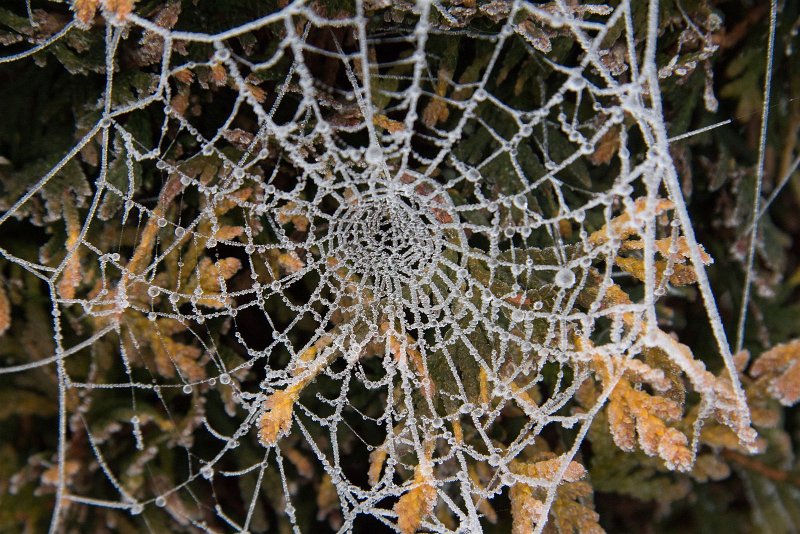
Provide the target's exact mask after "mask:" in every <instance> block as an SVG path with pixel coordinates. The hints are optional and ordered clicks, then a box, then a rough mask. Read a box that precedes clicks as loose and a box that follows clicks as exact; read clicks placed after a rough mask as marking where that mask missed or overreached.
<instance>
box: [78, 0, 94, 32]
mask: <svg viewBox="0 0 800 534" xmlns="http://www.w3.org/2000/svg"><path fill="white" fill-rule="evenodd" d="M99 5H100V0H75V3H73V4H72V9H73V11H75V16H76V17H77V18H78V20H79V21H81V23H83V25H84V27H88V26H89V25H90V24H91V23H92V21H93V20H94V16H95V14H96V13H97V8H98V6H99Z"/></svg>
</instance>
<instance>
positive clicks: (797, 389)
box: [750, 339, 800, 406]
mask: <svg viewBox="0 0 800 534" xmlns="http://www.w3.org/2000/svg"><path fill="white" fill-rule="evenodd" d="M799 364H800V339H795V340H792V341H790V342H789V343H783V344H781V345H777V346H775V347H773V348H771V349H770V350H768V351H767V352H765V353H763V354H762V355H761V356H760V357H759V358H758V359H757V360H756V361H755V362H753V365H752V367H751V368H750V375H751V376H752V377H753V378H757V379H758V381H759V382H761V383H764V384H766V386H767V391H768V392H769V393H770V395H772V396H773V397H774V398H775V399H777V400H778V401H779V402H780V403H781V404H783V405H784V406H792V405H794V404H795V403H796V402H797V401H798V400H800V365H799Z"/></svg>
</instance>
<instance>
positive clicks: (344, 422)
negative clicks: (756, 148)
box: [0, 0, 753, 532]
mask: <svg viewBox="0 0 800 534" xmlns="http://www.w3.org/2000/svg"><path fill="white" fill-rule="evenodd" d="M81 4H82V5H83V4H86V3H81ZM631 4H632V3H631V2H630V1H622V2H619V4H618V5H616V6H613V7H609V6H604V5H587V6H573V5H572V3H568V2H561V1H555V2H552V3H549V4H547V5H536V4H532V3H527V2H520V1H516V2H511V1H509V2H506V1H503V0H498V1H495V2H492V3H488V4H482V5H479V6H476V4H475V3H474V2H467V1H465V2H463V3H459V2H454V3H452V4H448V5H447V6H445V5H443V4H440V3H438V2H424V1H421V2H418V3H416V4H415V3H408V2H399V3H397V4H392V5H390V3H389V2H377V3H375V2H369V3H368V2H362V1H357V2H356V3H355V5H354V6H352V7H350V8H348V7H342V8H341V9H340V11H334V10H333V8H329V9H325V8H324V7H320V6H318V5H312V4H307V3H304V2H293V3H290V4H288V5H286V6H285V7H283V8H280V9H279V10H277V11H275V12H273V13H269V14H267V15H265V16H264V17H262V18H260V19H257V20H252V21H248V22H247V23H244V24H241V25H239V26H237V27H234V28H231V29H229V30H227V31H224V32H221V33H215V34H204V33H197V32H189V31H181V30H179V29H177V28H180V24H178V25H177V26H176V23H177V21H178V20H180V8H179V7H177V8H176V7H175V6H176V4H169V5H167V6H166V7H164V8H163V9H161V10H160V11H158V12H157V13H156V14H152V15H148V16H145V15H143V14H137V13H136V12H135V11H134V12H132V13H124V12H122V11H121V9H120V7H119V5H125V2H117V3H112V2H108V3H107V6H106V9H105V10H104V11H103V12H102V14H98V16H102V17H104V19H105V22H106V26H105V40H104V44H105V69H104V73H105V74H104V76H105V79H106V86H105V90H104V92H103V94H101V95H98V97H99V99H98V108H97V110H96V113H95V116H96V121H93V122H92V123H91V124H88V125H86V128H85V131H84V132H83V135H82V138H81V139H80V140H79V142H78V143H77V144H75V145H74V148H73V149H72V150H71V151H70V152H69V153H68V154H66V155H65V156H64V158H63V159H62V160H61V161H60V162H58V164H56V165H55V166H53V167H52V168H51V169H49V170H48V171H46V172H45V173H43V174H42V175H40V176H37V179H38V180H39V181H38V182H36V183H35V184H25V188H24V190H23V191H22V193H21V195H20V196H19V201H18V202H16V203H15V204H13V205H12V206H9V209H8V210H7V211H5V213H4V214H3V215H2V216H1V217H0V224H2V223H6V222H7V220H8V219H10V218H12V217H16V216H19V217H22V216H23V214H25V216H27V214H29V213H30V212H31V211H35V209H34V208H35V207H31V205H32V204H34V203H36V202H37V199H38V198H39V195H40V194H43V192H44V191H46V190H47V189H48V188H49V187H51V185H52V184H59V183H61V182H60V180H65V178H64V177H65V176H67V177H69V176H70V173H73V174H74V173H75V172H78V171H76V170H75V168H76V167H77V168H78V169H80V167H81V165H82V166H83V167H86V164H81V165H79V164H78V159H79V158H81V157H83V158H91V156H90V155H89V156H87V154H91V153H94V158H95V159H94V161H95V165H94V166H95V167H96V173H95V174H94V175H93V176H92V177H91V178H90V179H89V181H88V185H87V186H86V188H85V189H84V190H81V191H77V190H75V188H74V187H73V188H72V189H70V188H69V187H63V188H62V189H61V190H59V191H60V192H59V193H56V194H55V196H54V195H50V197H47V201H48V202H57V201H58V198H57V197H58V195H59V194H61V193H63V192H64V191H67V194H68V195H73V194H74V195H75V197H76V198H78V202H77V204H76V206H75V207H74V214H73V216H72V217H70V216H69V215H68V213H72V212H69V210H66V209H65V210H64V214H65V215H64V219H65V224H64V226H65V228H66V230H65V232H66V233H65V235H66V238H65V242H66V244H67V252H66V254H65V255H64V256H63V259H62V260H61V261H60V262H59V263H58V266H57V267H55V268H53V267H48V266H47V265H45V263H46V262H45V261H44V260H42V259H40V258H36V257H18V256H15V255H13V254H10V253H7V252H5V251H0V253H2V254H3V255H4V257H5V258H6V259H7V260H9V261H12V262H15V263H17V264H19V265H21V266H23V267H24V268H25V269H27V270H28V271H30V272H32V273H34V274H35V275H36V276H38V277H40V278H41V279H42V280H43V281H45V282H46V283H47V285H48V287H49V290H50V294H51V297H52V302H53V324H54V329H55V341H56V343H57V349H56V352H55V354H54V355H53V357H52V358H50V359H48V360H46V361H36V362H30V363H20V364H19V365H16V366H14V367H9V368H6V369H5V370H4V372H5V373H8V372H12V371H13V372H22V371H27V370H31V369H34V368H39V367H41V366H44V365H50V366H53V367H54V368H55V369H56V373H57V376H58V383H59V385H60V387H59V391H60V395H59V407H60V411H59V429H58V434H59V441H58V443H59V446H58V451H57V455H56V456H55V457H54V458H53V462H54V464H53V465H54V466H55V468H56V471H55V474H54V476H53V485H54V486H55V488H56V494H57V497H56V503H57V504H56V506H55V510H54V514H53V522H52V528H53V530H55V531H57V530H59V529H60V528H61V527H62V526H63V525H64V524H67V523H68V522H74V521H76V520H77V519H76V518H77V517H78V515H76V514H78V512H77V511H76V510H81V509H85V507H87V506H88V507H89V508H97V509H104V510H118V511H123V512H126V513H130V514H131V515H132V516H134V517H133V518H131V521H134V524H138V525H140V526H141V527H142V528H147V529H149V530H152V531H160V529H162V528H164V527H163V525H165V524H167V523H166V522H169V524H177V525H182V526H183V527H185V528H187V529H191V528H195V529H199V530H202V531H210V532H228V531H230V532H244V531H265V530H266V529H267V528H269V526H270V525H275V524H289V525H292V526H294V527H295V528H296V529H300V527H301V526H302V525H308V524H309V523H308V521H307V518H304V517H302V516H301V515H300V514H299V513H298V510H301V509H302V510H306V509H307V508H308V507H307V506H305V504H306V503H305V502H304V501H308V500H309V499H310V500H312V501H314V500H316V508H317V510H318V512H317V514H318V515H317V519H327V520H328V522H329V524H330V525H331V526H333V527H334V528H338V529H339V530H341V531H350V530H354V529H355V530H358V529H360V528H367V527H368V526H373V527H374V525H376V524H377V523H382V524H384V525H385V526H387V527H389V528H393V529H396V530H398V531H402V532H412V531H414V530H415V529H416V528H420V529H422V530H425V531H433V532H451V531H459V532H477V531H481V530H482V528H484V527H485V526H486V524H487V522H488V521H491V520H492V518H491V517H490V516H491V513H490V512H489V511H488V510H489V509H488V508H487V507H486V506H485V503H487V502H492V500H493V499H496V498H504V497H503V496H504V495H507V494H508V492H509V490H510V489H513V488H527V489H528V490H529V491H531V492H533V495H534V496H535V498H534V496H531V497H530V499H528V500H527V501H525V500H524V499H523V500H522V501H520V502H526V503H528V507H527V508H526V509H524V510H518V509H514V504H513V501H512V512H514V514H515V518H516V517H517V516H519V515H524V514H527V515H528V516H529V519H530V523H529V524H530V526H531V528H535V529H536V530H537V531H541V530H542V528H543V527H544V525H545V523H546V521H547V518H548V516H549V514H550V511H551V507H552V505H553V503H554V501H555V500H556V499H557V497H558V491H559V488H560V487H562V486H563V484H566V483H575V482H576V481H577V480H579V479H580V478H581V476H582V474H581V473H580V472H579V471H580V470H581V468H580V466H579V465H578V464H577V463H575V460H576V459H577V457H576V454H577V453H578V451H579V447H580V445H581V442H582V440H583V438H584V437H585V435H586V433H587V431H588V429H589V425H590V424H591V423H592V422H593V420H594V418H595V416H596V415H597V414H598V413H599V412H600V410H601V409H602V408H603V406H604V405H605V403H606V401H607V400H608V397H609V395H611V392H612V390H613V389H614V387H615V385H616V383H617V381H618V380H619V378H620V377H621V376H622V374H623V373H624V372H626V370H628V371H630V370H631V369H633V371H631V372H634V373H636V372H641V373H643V374H647V373H652V374H650V375H648V379H649V380H651V381H652V382H651V383H652V384H655V386H654V387H656V388H658V384H662V386H663V387H664V388H665V389H666V388H667V387H668V386H666V385H663V384H664V380H665V379H664V373H663V371H660V370H657V369H650V368H647V367H646V366H645V365H644V364H643V363H641V365H640V366H637V365H639V364H637V363H636V362H642V361H643V360H642V358H643V357H644V355H647V354H651V353H652V352H653V351H659V353H661V354H664V355H666V357H667V359H668V365H671V366H673V367H674V368H675V369H676V370H677V371H676V372H679V373H682V374H684V375H685V376H686V377H687V380H688V382H689V383H691V385H692V387H693V388H694V390H695V391H697V392H698V393H699V394H700V396H701V397H702V402H701V404H700V414H699V416H698V418H697V423H696V425H695V428H694V436H693V439H690V440H689V441H688V442H687V441H685V436H683V435H682V434H680V436H678V435H677V434H674V433H673V434H669V435H668V438H669V439H666V440H665V439H662V440H661V441H660V442H657V443H655V444H653V443H649V444H648V443H645V442H646V441H647V440H646V436H642V435H640V436H639V438H638V439H639V441H640V445H639V446H641V447H642V448H643V449H644V450H645V452H647V453H648V454H650V455H652V456H658V457H660V458H661V459H663V461H664V462H665V463H666V465H667V466H668V467H669V468H671V469H681V470H686V469H688V468H689V467H690V466H691V463H692V462H693V459H694V454H695V453H696V450H697V434H698V432H699V428H700V425H701V423H702V421H703V419H705V418H716V419H717V420H719V421H720V422H722V423H724V424H727V425H728V426H730V427H731V428H733V429H734V430H735V431H736V432H737V434H738V435H739V437H740V439H742V440H743V442H749V441H751V440H752V437H753V436H752V435H751V432H750V430H749V418H748V415H747V413H748V412H747V408H746V405H745V404H744V400H743V397H742V393H741V389H740V387H739V385H738V380H737V378H736V373H735V371H734V369H733V360H732V358H731V355H730V351H729V349H728V343H727V341H726V339H725V334H724V332H723V330H722V327H721V324H720V320H719V317H718V315H717V312H716V308H715V304H714V300H713V297H712V295H711V292H710V288H709V284H708V281H707V278H706V276H705V271H704V264H706V263H707V262H708V261H709V259H708V257H707V256H706V255H705V253H704V252H703V250H702V248H701V247H699V246H698V244H697V243H696V240H695V237H694V234H693V231H692V226H691V223H690V221H689V219H688V214H687V211H686V207H685V204H684V202H683V199H682V194H681V190H680V186H679V182H678V177H677V173H676V170H675V167H674V165H673V163H672V160H671V157H670V154H669V140H668V135H667V130H666V126H665V124H664V120H663V116H662V112H661V107H660V96H659V86H658V84H659V74H661V76H668V75H670V74H671V72H665V71H664V70H663V69H662V70H661V71H659V66H658V65H656V63H655V50H656V46H657V42H656V37H657V36H656V33H657V31H656V30H657V18H658V8H659V5H658V2H657V1H653V2H651V3H650V4H649V7H648V10H646V11H645V10H641V9H640V10H639V13H642V12H645V14H646V15H647V16H646V18H645V20H644V26H642V21H641V20H637V24H638V25H639V27H634V13H633V11H634V6H632V5H631ZM79 14H80V11H79ZM703 24H707V25H708V27H710V26H712V25H713V21H706V22H704V23H702V24H701V25H700V27H698V28H696V29H697V32H698V34H700V35H702V32H703V31H704V28H705V29H706V30H707V29H708V28H707V27H705V26H703ZM81 25H82V24H81V23H79V22H75V23H70V24H69V25H68V26H66V27H65V29H64V30H62V31H61V32H59V33H58V34H56V35H55V36H54V38H53V39H52V42H55V41H56V40H58V39H67V38H69V36H70V35H72V34H75V33H78V32H81V31H82V30H81V29H80V28H79V26H81ZM709 31H710V30H709ZM130 43H134V44H136V45H137V46H136V47H134V48H136V49H137V50H138V52H137V54H138V56H135V57H133V59H131V57H130V54H127V55H123V54H121V53H120V50H121V49H123V48H125V47H126V46H127V45H129V44H130ZM47 44H51V43H50V42H48V43H47ZM127 50H130V47H129V48H128V49H127ZM712 51H713V50H706V51H705V52H707V53H708V54H710V53H711V52H712ZM24 55H25V54H21V55H20V56H24ZM15 59H18V60H24V57H20V58H15ZM130 61H134V62H135V63H136V64H137V65H140V66H142V65H145V66H147V65H149V66H151V67H152V68H151V72H152V74H151V75H150V77H149V78H146V79H145V80H144V81H143V80H141V79H137V80H131V79H130V77H129V76H128V73H127V72H126V70H125V68H124V65H125V64H126V62H130ZM661 67H663V66H661ZM673 67H674V66H668V67H667V71H669V69H670V68H673ZM145 82H146V83H145ZM711 98H713V95H712V96H711ZM152 122H156V123H158V124H160V125H161V127H160V130H159V131H153V130H152V129H148V127H147V125H148V124H151V123H152ZM598 169H599V171H598ZM153 177H156V179H155V181H153V180H154V179H153ZM70 183H71V182H70ZM153 184H155V185H153ZM70 187H71V186H70ZM51 190H52V188H51ZM81 199H82V202H81ZM37 205H38V204H37ZM79 214H80V215H79ZM684 283H696V284H697V285H698V287H699V288H700V291H701V293H702V296H703V298H704V303H705V306H706V308H707V310H708V316H709V319H710V322H711V325H712V328H713V329H714V332H715V334H716V335H717V341H718V345H719V347H720V352H721V357H722V360H723V362H724V364H725V365H726V366H727V372H728V374H724V376H723V377H721V378H717V377H714V375H711V374H710V373H708V372H707V371H705V369H704V367H703V365H702V363H700V362H699V360H696V359H695V358H694V357H693V356H692V354H691V352H689V351H688V349H687V348H686V347H685V346H683V345H680V344H679V343H678V342H677V341H675V340H674V339H673V338H672V337H670V336H669V335H667V334H666V333H665V332H663V331H662V330H661V329H660V328H659V322H658V316H657V312H656V305H657V302H658V301H659V298H660V297H662V296H663V295H665V294H666V293H667V292H668V291H670V287H671V286H672V285H681V284H684ZM659 373H660V374H659ZM553 432H559V433H560V435H561V436H562V437H563V438H564V439H566V440H567V441H568V443H569V446H568V447H567V448H566V449H564V450H557V451H550V450H546V451H544V448H543V447H544V445H543V443H546V442H547V436H548V435H552V433H553ZM678 434H679V433H678ZM690 435H691V432H690ZM76 436H79V437H80V438H79V439H78V438H76ZM615 438H616V439H618V440H619V442H621V443H623V444H625V439H626V436H615ZM631 439H633V438H632V437H631ZM659 439H660V438H659ZM670 439H671V440H672V441H669V440H670ZM682 439H683V440H684V441H681V440H682ZM81 440H84V442H85V443H88V447H86V448H87V449H88V450H89V451H90V453H91V454H90V455H89V458H86V457H82V458H81V457H73V455H74V454H76V453H75V451H76V450H77V449H78V448H79V447H78V445H77V444H76V443H77V442H79V441H81ZM633 445H634V444H633V443H629V444H628V446H629V447H630V448H632V447H633ZM648 447H649V449H648ZM126 448H127V450H129V451H131V452H130V455H129V456H128V458H129V459H130V461H129V462H125V463H119V462H113V463H112V462H109V461H107V458H109V457H112V456H114V457H117V456H118V455H120V454H121V452H120V449H126ZM209 451H212V452H213V454H208V453H209ZM543 451H544V452H543ZM525 462H530V463H528V464H526V463H525ZM535 462H540V463H539V464H535ZM542 462H544V463H546V468H545V467H542ZM525 465H539V466H540V468H539V469H538V470H531V469H526V468H525V467H524V466H525ZM82 470H88V471H91V472H94V473H95V474H97V475H99V480H101V482H102V484H99V483H98V484H94V485H86V484H84V485H81V484H78V483H77V482H75V480H76V479H78V478H79V475H80V473H81V471H82ZM162 472H169V473H171V474H172V476H173V477H174V481H177V485H176V484H175V483H174V482H173V481H172V479H168V478H165V477H164V476H163V475H162V474H161V473H162ZM306 479H308V480H312V481H313V483H309V484H311V486H309V485H308V484H305V485H303V484H301V483H300V482H299V481H303V480H306ZM309 487H313V492H310V493H309V489H308V488H309ZM537 492H538V493H537ZM135 521H141V523H135ZM282 522H283V523H282Z"/></svg>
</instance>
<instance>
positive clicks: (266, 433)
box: [258, 386, 299, 447]
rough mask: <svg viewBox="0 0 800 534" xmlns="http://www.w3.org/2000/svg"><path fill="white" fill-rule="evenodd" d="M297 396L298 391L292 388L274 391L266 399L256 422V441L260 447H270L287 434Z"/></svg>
mask: <svg viewBox="0 0 800 534" xmlns="http://www.w3.org/2000/svg"><path fill="white" fill-rule="evenodd" d="M298 394H299V390H298V389H296V386H294V387H290V388H288V389H286V390H284V391H276V392H275V393H273V394H272V395H270V396H269V397H267V400H266V401H265V402H264V410H263V412H262V413H261V418H260V419H259V421H258V439H259V441H260V442H261V445H263V446H264V447H271V446H272V445H275V443H277V441H278V439H279V438H280V437H281V436H283V435H284V434H286V433H287V432H289V429H290V428H291V426H292V412H293V410H294V403H295V401H296V400H297V396H298Z"/></svg>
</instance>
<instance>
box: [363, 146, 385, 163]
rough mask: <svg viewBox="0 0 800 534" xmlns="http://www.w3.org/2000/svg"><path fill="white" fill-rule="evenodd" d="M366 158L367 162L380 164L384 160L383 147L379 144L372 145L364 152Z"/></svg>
mask: <svg viewBox="0 0 800 534" xmlns="http://www.w3.org/2000/svg"><path fill="white" fill-rule="evenodd" d="M364 159H366V161H367V163H368V164H370V165H379V164H380V163H381V162H382V160H383V153H382V152H381V147H379V146H378V145H370V146H369V148H367V151H366V153H365V154H364Z"/></svg>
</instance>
